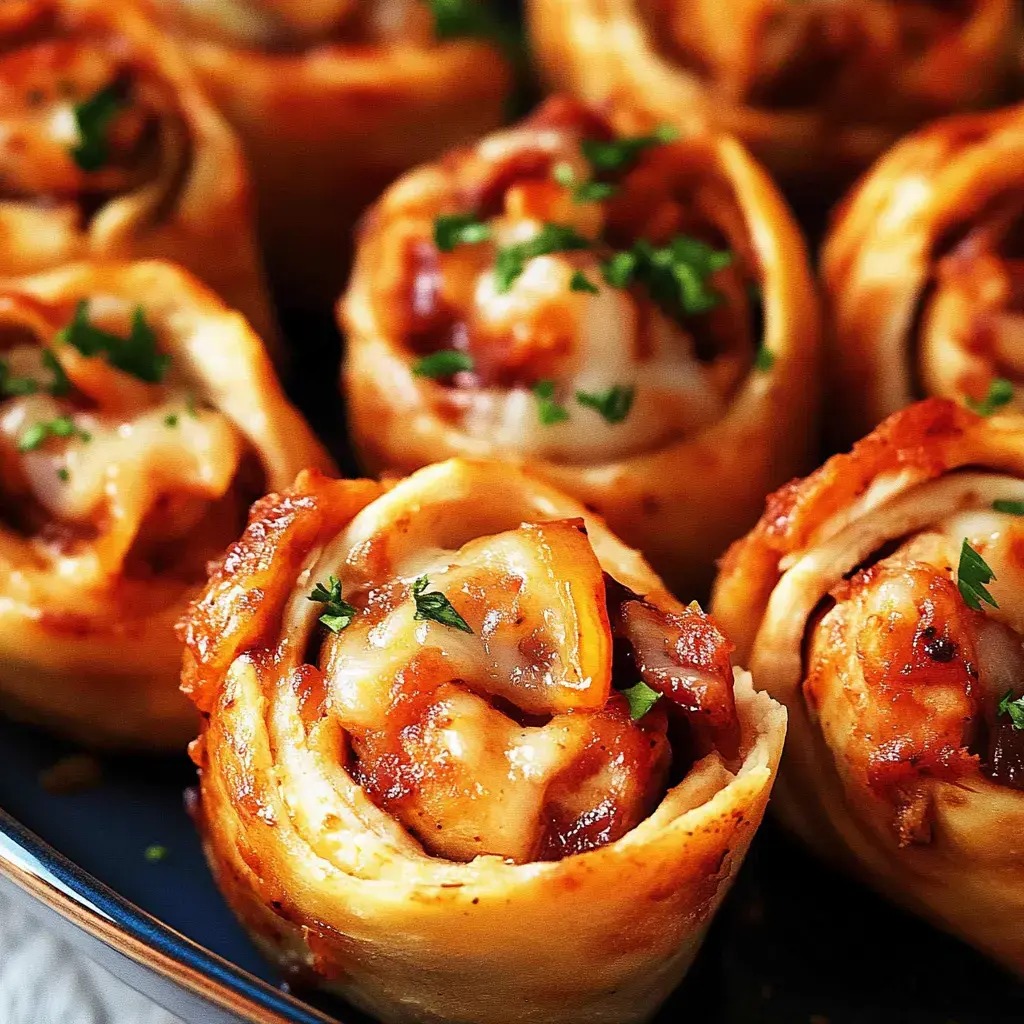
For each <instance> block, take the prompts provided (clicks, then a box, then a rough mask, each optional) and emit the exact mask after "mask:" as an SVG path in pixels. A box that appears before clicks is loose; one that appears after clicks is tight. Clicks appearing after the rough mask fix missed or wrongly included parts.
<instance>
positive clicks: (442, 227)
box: [434, 213, 491, 252]
mask: <svg viewBox="0 0 1024 1024" xmlns="http://www.w3.org/2000/svg"><path fill="white" fill-rule="evenodd" d="M490 237H491V228H490V225H488V224H485V223H484V222H483V221H482V220H480V219H479V218H478V217H477V215H476V214H475V213H446V214H442V215H441V216H440V217H438V218H437V220H435V221H434V245H436V246H437V247H438V249H440V250H441V252H451V251H452V249H454V248H455V247H456V246H458V245H475V244H476V243H477V242H486V241H487V239H489V238H490Z"/></svg>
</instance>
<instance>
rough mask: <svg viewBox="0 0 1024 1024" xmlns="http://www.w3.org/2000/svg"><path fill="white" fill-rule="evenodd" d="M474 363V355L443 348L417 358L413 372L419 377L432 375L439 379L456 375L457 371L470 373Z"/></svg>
mask: <svg viewBox="0 0 1024 1024" xmlns="http://www.w3.org/2000/svg"><path fill="white" fill-rule="evenodd" d="M473 365H474V364H473V357H472V356H471V355H469V354H468V353H466V352H457V351H456V350H455V349H442V350H441V351H440V352H431V353H430V355H428V356H424V357H423V358H422V359H418V360H416V362H415V363H414V364H413V368H412V372H413V373H414V374H416V376H417V377H432V378H433V379H434V380H437V379H439V378H441V377H451V376H454V375H455V374H456V373H468V372H470V371H471V370H472V369H473Z"/></svg>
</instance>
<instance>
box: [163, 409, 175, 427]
mask: <svg viewBox="0 0 1024 1024" xmlns="http://www.w3.org/2000/svg"><path fill="white" fill-rule="evenodd" d="M177 425H178V416H177V414H176V413H173V412H172V413H171V414H170V415H169V416H165V417H164V426H165V427H176V426H177Z"/></svg>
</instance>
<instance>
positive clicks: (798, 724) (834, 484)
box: [713, 398, 1024, 972]
mask: <svg viewBox="0 0 1024 1024" xmlns="http://www.w3.org/2000/svg"><path fill="white" fill-rule="evenodd" d="M713 611H714V614H715V616H716V618H717V619H718V621H719V622H720V623H721V624H722V627H723V629H724V630H725V632H726V634H727V635H728V636H730V637H732V638H733V639H734V640H735V641H736V644H737V658H738V660H739V661H740V662H742V663H746V664H749V666H750V668H751V671H752V672H753V674H754V679H755V680H756V682H757V685H758V686H759V687H763V688H764V689H765V690H767V692H768V693H769V694H771V696H773V697H774V698H775V699H776V700H779V701H782V702H783V703H784V704H785V705H786V706H787V708H788V709H789V716H790V718H789V721H790V729H789V736H788V738H787V745H786V755H785V757H784V758H783V764H782V768H781V770H780V774H779V783H778V786H777V787H776V789H775V802H774V804H773V806H774V807H775V808H776V809H777V810H778V812H779V814H780V815H781V816H782V817H783V819H784V820H785V821H786V823H787V824H788V825H790V826H791V827H792V828H793V829H795V831H796V832H797V833H798V834H799V835H800V836H802V837H803V839H805V840H806V841H807V842H808V843H809V844H810V845H811V846H812V847H814V848H815V849H816V850H817V851H818V852H820V853H822V854H824V855H825V856H827V857H829V858H830V859H832V860H834V861H836V862H838V863H840V864H842V865H845V866H847V867H849V868H851V869H852V870H853V871H855V872H856V873H857V874H859V875H861V876H862V877H863V878H865V879H866V880H867V881H869V882H870V883H871V884H873V885H874V886H875V887H877V888H878V889H880V890H881V891H882V892H883V893H885V894H887V895H888V896H889V897H891V898H892V899H893V900H896V901H897V902H899V903H902V904H904V905H906V906H908V907H910V908H911V909H913V910H915V911H917V912H918V913H920V914H923V915H924V916H925V917H927V918H928V919H929V920H931V921H932V922H933V923H935V924H937V925H939V926H940V927H942V928H945V929H948V930H949V931H951V932H954V933H955V934H957V935H959V936H960V937H962V938H964V939H966V940H967V941H968V942H970V943H972V944H974V945H975V946H977V947H978V948H979V949H981V950H983V951H984V952H986V953H987V954H989V955H990V956H993V957H995V958H996V959H998V960H1000V961H1001V962H1002V963H1004V964H1005V965H1006V966H1007V967H1009V968H1011V969H1012V970H1014V971H1017V972H1024V932H1022V931H1021V929H1020V927H1019V924H1020V921H1021V919H1022V916H1024V884H1022V882H1021V879H1022V878H1024V847H1022V845H1021V841H1020V837H1021V835H1022V834H1024V645H1022V638H1024V420H1022V419H1021V418H1020V417H1019V416H997V417H993V418H991V419H985V418H983V417H980V416H977V415H975V414H974V413H972V412H970V411H968V410H967V409H965V408H963V407H962V406H960V405H957V404H956V403H954V402H952V401H949V400H948V399H939V398H932V399H928V400H927V401H925V402H921V403H919V404H917V405H912V406H910V407H909V408H907V409H905V410H903V411H901V412H898V413H895V414H894V415H893V416H892V417H890V418H889V419H888V420H886V421H885V423H883V424H882V425H881V426H880V427H879V428H878V429H877V430H876V431H875V432H874V433H872V434H870V435H868V437H867V438H865V439H864V440H863V441H861V442H860V443H859V444H857V445H855V446H854V448H853V451H852V452H851V453H849V454H844V455H837V456H835V457H834V458H832V459H830V460H829V461H828V462H827V463H826V464H825V465H824V466H823V467H822V468H821V469H819V470H818V471H817V472H815V473H813V474H812V475H811V476H809V477H807V478H806V479H805V480H802V481H796V482H794V483H792V484H790V485H788V486H787V487H784V488H783V489H782V490H780V491H779V492H778V493H777V494H775V495H773V496H772V498H770V499H769V501H768V505H767V509H766V511H765V515H764V518H763V519H762V520H761V522H760V523H759V524H758V526H757V527H756V528H755V529H754V530H753V531H752V532H751V533H750V534H749V535H748V536H747V537H745V538H744V539H743V540H741V541H740V542H738V543H737V544H736V545H735V546H734V547H733V549H732V550H731V551H730V552H729V554H728V556H727V557H726V559H725V560H724V563H723V566H722V573H721V576H720V577H719V579H718V582H717V583H716V586H715V595H714V603H713Z"/></svg>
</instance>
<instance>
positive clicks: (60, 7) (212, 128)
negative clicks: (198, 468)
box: [0, 0, 279, 347]
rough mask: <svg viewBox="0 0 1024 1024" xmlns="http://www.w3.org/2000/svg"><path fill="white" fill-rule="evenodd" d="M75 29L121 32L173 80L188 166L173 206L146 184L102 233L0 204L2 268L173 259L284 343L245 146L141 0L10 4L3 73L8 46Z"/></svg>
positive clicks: (132, 53)
mask: <svg viewBox="0 0 1024 1024" xmlns="http://www.w3.org/2000/svg"><path fill="white" fill-rule="evenodd" d="M66 32H74V33H75V34H76V35H78V36H79V37H81V38H83V39H85V40H88V39H89V38H90V37H94V38H97V39H111V38H113V39H117V40H121V41H122V43H121V46H122V47H123V51H124V53H125V54H126V55H127V57H128V59H129V60H130V61H131V63H132V64H133V65H134V66H135V67H137V68H138V69H139V70H140V71H141V72H142V73H144V74H145V75H147V76H152V77H154V78H156V79H158V80H160V81H162V82H166V83H167V84H168V86H169V88H170V91H171V92H172V93H173V94H174V97H175V100H176V104H177V109H176V111H174V112H172V114H174V115H176V116H180V117H181V118H182V120H183V121H184V123H185V125H186V128H187V131H188V134H189V151H188V152H187V153H186V154H184V157H183V158H184V160H185V163H186V167H185V171H184V174H183V177H182V180H181V182H180V184H179V185H178V186H177V188H176V195H175V197H174V202H173V205H171V206H170V208H167V209H164V208H159V207H158V208H157V209H154V208H153V202H152V199H151V198H150V197H148V196H146V195H144V190H139V191H137V192H129V193H126V194H125V195H123V196H120V197H117V198H116V199H114V200H111V203H110V204H108V205H114V204H116V205H117V207H118V209H119V210H120V217H119V218H118V219H119V223H118V225H117V227H116V228H115V229H114V230H107V231H104V233H103V234H102V235H100V234H97V233H96V232H95V231H93V230H92V229H91V228H90V227H87V226H86V227H68V226H67V225H66V223H65V221H66V218H64V217H63V216H62V215H59V214H53V215H51V216H50V219H49V220H48V221H47V220H46V218H45V216H44V215H43V214H42V213H38V212H37V213H34V214H33V215H32V216H33V218H36V219H33V220H32V221H31V222H30V224H29V225H28V226H27V227H26V224H25V222H24V220H23V217H22V215H21V214H20V213H19V212H18V211H17V210H15V209H14V205H11V206H7V204H6V203H4V202H0V274H4V275H16V274H28V273H35V272H37V271H41V270H46V269H49V268H50V267H53V266H57V265H59V264H61V263H67V262H70V261H73V260H81V259H104V260H132V259H146V258H160V259H167V260H172V261H174V262H177V263H180V264H181V265H182V266H184V267H186V268H187V269H188V270H190V271H191V272H192V273H194V274H195V275H196V276H197V277H199V278H200V279H201V280H202V281H204V282H205V283H206V284H208V285H209V286H210V287H211V288H213V289H214V290H215V291H216V292H217V293H218V294H220V295H221V296H222V297H223V298H224V299H225V301H226V302H227V303H228V304H229V305H230V306H232V307H234V308H237V309H239V310H240V311H241V312H242V313H244V314H245V316H247V317H248V318H249V319H250V321H251V322H252V324H253V326H254V327H255V329H256V330H257V332H258V333H259V334H260V336H261V337H263V339H264V340H265V341H266V342H267V343H268V344H269V345H271V346H272V347H275V346H278V344H279V341H278V335H277V326H276V323H275V321H274V317H273V315H272V313H271V307H270V301H269V298H268V295H267V291H266V286H265V282H264V278H263V269H262V264H261V261H260V257H259V254H258V252H257V249H256V240H255V232H254V226H253V215H252V202H251V197H250V184H249V173H248V170H247V168H246V166H245V163H244V160H243V157H242V150H241V147H240V146H239V144H238V142H237V140H236V139H235V137H234V135H233V134H232V132H231V130H230V129H229V128H228V126H227V124H226V123H225V121H224V120H223V119H222V118H221V116H220V115H219V114H218V113H217V111H216V109H215V108H214V107H213V105H212V104H211V103H210V101H209V100H208V99H207V98H206V96H205V95H204V93H203V91H202V90H201V89H200V87H199V84H198V81H197V79H196V77H195V76H194V74H193V73H192V72H191V71H190V70H189V68H188V67H187V65H186V64H185V62H184V60H183V58H182V56H181V54H180V53H179V52H178V50H177V49H176V48H175V47H174V46H173V44H172V43H171V42H170V41H169V40H168V38H167V36H166V34H165V33H164V32H163V31H162V30H161V29H160V28H159V27H158V26H157V25H156V24H154V23H153V22H152V21H150V20H149V19H148V18H147V17H146V16H145V14H144V13H143V11H142V10H141V8H140V5H139V4H138V3H136V2H135V0H126V2H123V3H118V4H110V3H106V2H105V0H18V2H17V3H11V4H4V5H3V9H2V11H0V76H3V74H4V54H5V52H7V51H10V50H12V49H15V48H17V47H18V46H19V45H21V44H22V43H23V42H24V40H25V39H26V38H32V39H35V38H39V37H40V34H42V36H41V37H42V38H46V34H47V33H53V34H54V35H57V34H61V33H66ZM42 198H46V197H42ZM38 218H42V219H41V220H37V219H38ZM26 230H29V231H30V232H32V233H33V234H36V233H42V234H43V235H44V236H45V239H46V245H45V246H42V245H41V244H40V243H36V242H35V240H32V239H26V238H25V237H24V234H25V231H26ZM29 242H31V243H32V244H28V243H29Z"/></svg>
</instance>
